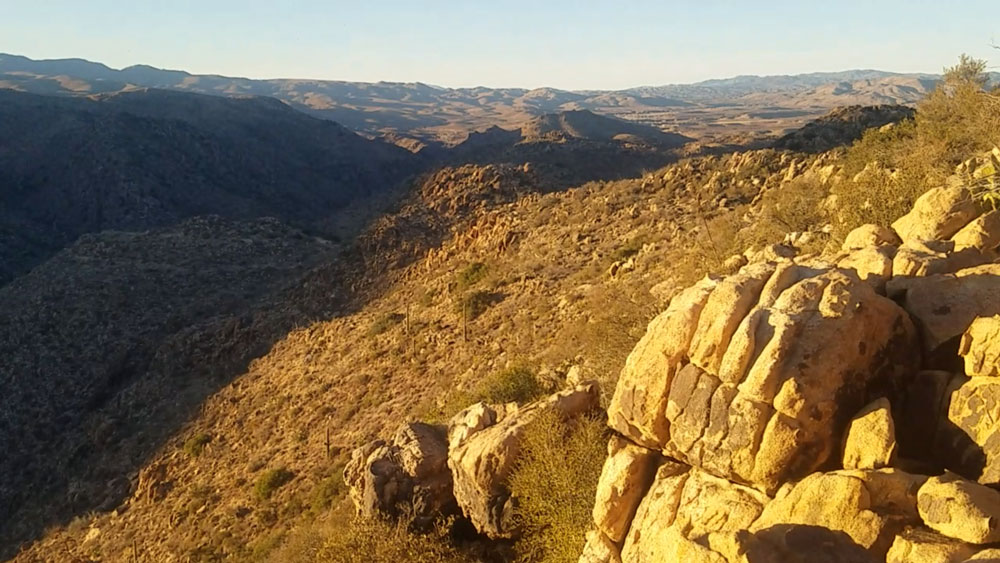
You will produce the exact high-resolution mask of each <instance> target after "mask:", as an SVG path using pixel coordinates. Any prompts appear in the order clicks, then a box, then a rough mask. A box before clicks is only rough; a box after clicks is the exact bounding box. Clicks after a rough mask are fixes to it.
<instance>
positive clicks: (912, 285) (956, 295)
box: [886, 264, 1000, 353]
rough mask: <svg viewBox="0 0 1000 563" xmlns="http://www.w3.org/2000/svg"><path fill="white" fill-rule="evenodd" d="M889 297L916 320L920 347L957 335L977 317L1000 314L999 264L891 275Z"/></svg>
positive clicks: (933, 347) (928, 349)
mask: <svg viewBox="0 0 1000 563" xmlns="http://www.w3.org/2000/svg"><path fill="white" fill-rule="evenodd" d="M886 292H887V293H888V295H889V296H890V297H893V298H894V299H896V300H897V301H898V302H899V303H901V304H902V306H903V308H904V309H906V312H907V313H909V314H910V317H911V318H912V319H913V320H914V322H915V323H916V324H917V327H918V328H919V329H920V332H921V336H922V338H923V345H924V350H925V351H926V352H928V353H932V352H934V351H935V350H937V349H938V347H939V346H941V345H942V344H944V343H945V342H948V341H950V340H952V339H955V338H958V337H959V336H961V335H962V334H964V333H965V331H966V330H967V329H968V328H969V326H970V325H971V324H972V322H973V321H974V320H975V319H976V318H977V317H992V316H995V315H998V314H1000V264H984V265H981V266H975V267H973V268H966V269H963V270H959V271H958V272H955V273H954V274H938V275H933V276H927V277H921V278H907V279H893V280H891V281H889V283H888V284H886Z"/></svg>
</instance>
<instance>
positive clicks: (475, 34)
mask: <svg viewBox="0 0 1000 563" xmlns="http://www.w3.org/2000/svg"><path fill="white" fill-rule="evenodd" d="M996 6H997V2H996V0H989V1H986V0H957V1H954V2H952V1H945V0H933V1H929V0H909V1H879V0H868V1H856V0H840V1H833V0H826V1H813V0H800V1H770V2H767V1H744V2H730V1H721V0H701V1H689V2H677V1H659V2H652V1H645V0H635V1H632V2H597V1H587V0H577V1H575V2H571V1H563V0H555V1H549V2H545V1H543V0H535V1H532V2H528V1H504V0H494V1H481V0H480V1H475V0H469V1H465V2H456V1H419V0H411V1H409V2H399V1H396V0H354V1H351V2H343V1H339V0H333V1H331V0H327V1H315V0H286V1H283V2H276V1H273V0H272V1H261V0H242V1H238V2H237V1H230V0H222V1H212V0H201V1H193V0H162V1H156V2H153V1H149V0H88V1H81V0H0V52H8V53H15V54H21V55H26V56H29V57H32V58H62V57H80V58H86V59H90V60H95V61H100V62H103V63H105V64H108V65H109V66H112V67H115V68H121V67H124V66H128V65H131V64H136V63H144V64H151V65H154V66H158V67H163V68H175V69H183V70H187V71H190V72H195V73H217V74H225V75H234V76H248V77H252V78H322V79H336V80H358V81H377V80H388V81H422V82H428V83H432V84H439V85H443V86H456V87H457V86H478V85H483V86H518V87H538V86H552V87H557V88H567V89H615V88H625V87H630V86H639V85H659V84H668V83H680V82H693V81H697V80H703V79H708V78H723V77H728V76H733V75H737V74H793V73H800V72H813V71H833V70H844V69H849V68H877V69H882V70H893V71H900V72H939V71H940V70H941V68H942V67H943V66H945V65H949V64H951V63H953V62H954V61H955V60H956V59H957V57H958V55H959V54H960V53H963V52H966V53H969V54H971V55H973V56H977V57H980V58H987V59H989V58H991V57H992V59H993V60H994V61H996V65H1000V50H995V49H992V48H990V46H989V45H990V42H991V41H993V40H996V41H997V42H998V43H1000V19H998V18H997V14H998V12H997V8H996Z"/></svg>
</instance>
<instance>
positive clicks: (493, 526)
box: [448, 383, 600, 539]
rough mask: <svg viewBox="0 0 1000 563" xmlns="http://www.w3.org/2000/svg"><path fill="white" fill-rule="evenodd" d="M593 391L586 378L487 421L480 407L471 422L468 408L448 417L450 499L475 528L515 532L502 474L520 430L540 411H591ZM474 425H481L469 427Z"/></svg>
mask: <svg viewBox="0 0 1000 563" xmlns="http://www.w3.org/2000/svg"><path fill="white" fill-rule="evenodd" d="M599 395H600V394H599V392H598V388H597V384H595V383H588V384H584V385H579V386H577V387H576V388H574V389H571V390H567V391H562V392H560V393H556V394H555V395H552V396H550V397H547V398H545V399H542V400H540V401H537V402H535V403H532V404H530V405H527V406H525V407H523V408H521V409H518V410H516V411H513V412H511V413H510V414H507V415H506V416H505V417H503V418H500V419H499V420H498V421H497V422H496V423H494V424H492V425H485V422H484V421H487V420H489V419H490V418H491V417H490V416H489V415H488V414H486V413H482V412H480V414H479V415H477V416H474V417H471V418H472V420H471V422H473V424H472V425H471V426H470V425H469V422H470V414H469V413H468V412H465V411H463V412H462V413H459V414H458V415H456V417H455V418H454V419H452V422H451V423H450V424H449V432H448V434H449V436H451V437H452V442H451V445H450V448H449V450H448V467H449V468H450V469H451V473H452V477H453V480H454V494H455V500H456V501H457V502H458V506H459V507H460V508H461V509H462V512H463V513H464V514H465V516H466V517H468V518H469V520H470V521H471V522H472V524H473V525H474V526H475V527H476V529H477V530H479V531H480V532H481V533H483V534H486V535H487V536H489V537H491V538H494V539H497V538H510V537H513V536H514V535H515V530H514V527H513V523H512V517H513V510H514V507H515V504H516V500H515V499H512V498H511V494H510V490H509V489H508V488H507V479H508V477H509V476H510V474H511V472H512V471H513V469H514V467H515V464H516V462H517V457H518V454H519V452H520V446H521V439H522V437H523V436H524V433H525V431H527V429H528V428H529V427H530V426H531V425H532V423H533V422H534V421H536V420H537V419H538V418H539V417H540V416H541V415H542V414H543V413H546V412H550V413H555V414H556V415H558V416H560V417H561V418H563V419H567V420H568V419H572V418H574V417H577V416H580V415H583V414H585V413H588V412H592V411H594V410H595V409H596V408H597V407H598V404H599ZM493 418H494V419H495V418H497V417H495V416H494V417H493ZM479 426H482V428H479V429H478V430H476V431H470V430H469V429H470V428H475V427H479Z"/></svg>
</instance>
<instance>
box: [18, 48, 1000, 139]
mask: <svg viewBox="0 0 1000 563" xmlns="http://www.w3.org/2000/svg"><path fill="white" fill-rule="evenodd" d="M938 78H939V77H938V76H936V75H931V74H899V73H891V72H883V71H877V70H848V71H844V72H828V73H812V74H800V75H794V76H739V77H735V78H727V79H720V80H707V81H704V82H699V83H695V84H686V85H668V86H654V87H639V88H631V89H627V90H621V91H579V92H570V91H565V90H558V89H554V88H538V89H534V90H526V89H522V88H442V87H438V86H431V85H427V84H423V83H393V82H377V83H362V82H343V81H332V80H331V81H327V80H297V79H268V80H255V79H248V78H234V77H226V76H219V75H195V74H190V73H187V72H183V71H176V70H163V69H158V68H155V67H151V66H147V65H136V66H130V67H128V68H124V69H121V70H116V69H112V68H109V67H108V66H106V65H103V64H100V63H95V62H90V61H86V60H82V59H60V60H37V61H36V60H32V59H29V58H27V57H22V56H17V55H7V54H0V88H6V89H14V90H21V91H26V92H33V93H39V94H66V95H93V94H102V93H103V94H106V93H114V92H122V91H128V90H132V89H136V88H159V89H168V90H183V91H188V92H195V93H202V94H214V95H222V96H268V97H273V98H277V99H280V100H282V101H285V102H287V103H289V104H291V105H292V106H293V107H296V108H298V109H301V110H303V111H306V112H308V113H311V114H312V115H315V116H317V117H321V118H324V119H330V120H333V121H336V122H338V123H340V124H342V125H344V126H345V127H348V128H351V129H354V130H356V131H361V132H364V133H366V134H369V135H378V134H384V133H389V132H392V133H395V134H397V135H404V136H410V137H416V138H420V139H423V140H437V141H443V142H445V143H449V144H455V143H458V142H460V141H462V140H463V139H465V138H466V137H467V136H468V134H469V133H470V132H472V131H476V130H483V129H486V128H488V127H490V126H493V125H497V126H500V127H504V128H508V129H511V128H516V127H518V126H520V125H521V124H522V123H524V122H525V121H528V120H529V119H531V118H532V117H536V116H539V115H542V114H546V113H553V112H558V111H571V110H581V109H586V110H591V111H595V112H598V113H604V114H609V115H615V116H618V117H622V118H625V119H630V120H635V121H640V122H643V123H647V124H651V125H655V126H657V127H659V128H661V129H665V130H672V131H677V132H680V133H684V134H686V135H692V136H696V137H705V136H706V135H709V136H711V135H712V134H714V133H715V132H716V131H717V130H719V129H723V128H724V129H725V130H726V131H727V132H730V133H731V132H733V131H752V132H764V133H772V134H777V133H783V132H784V131H785V130H787V129H789V128H792V127H797V126H800V125H802V124H803V123H805V122H806V121H808V120H809V119H812V118H815V117H818V116H820V115H822V114H824V113H826V112H827V111H829V110H830V109H833V108H835V107H840V106H847V105H875V104H912V103H914V102H916V101H918V100H919V99H921V98H922V97H923V96H925V95H926V94H927V93H928V92H929V91H930V90H931V89H933V87H934V85H935V84H936V82H937V79H938ZM996 79H1000V75H997V76H995V80H996Z"/></svg>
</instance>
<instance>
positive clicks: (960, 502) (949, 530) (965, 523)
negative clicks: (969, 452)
mask: <svg viewBox="0 0 1000 563" xmlns="http://www.w3.org/2000/svg"><path fill="white" fill-rule="evenodd" d="M917 496H918V507H919V510H920V517H921V518H922V519H923V521H924V523H925V524H927V526H929V527H930V528H933V529H934V530H936V531H937V532H940V533H941V534H943V535H945V536H948V537H950V538H955V539H958V540H961V541H964V542H969V543H974V544H987V543H994V542H998V541H1000V491H996V490H994V489H991V488H989V487H985V486H983V485H980V484H979V483H975V482H973V481H969V480H968V479H963V478H961V477H959V476H957V475H955V474H953V473H949V474H945V475H943V476H940V477H931V478H930V479H928V480H927V482H926V483H924V484H923V486H921V487H920V491H919V493H918V495H917Z"/></svg>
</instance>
